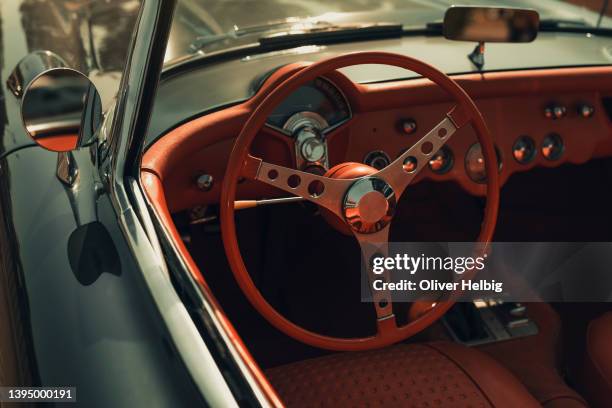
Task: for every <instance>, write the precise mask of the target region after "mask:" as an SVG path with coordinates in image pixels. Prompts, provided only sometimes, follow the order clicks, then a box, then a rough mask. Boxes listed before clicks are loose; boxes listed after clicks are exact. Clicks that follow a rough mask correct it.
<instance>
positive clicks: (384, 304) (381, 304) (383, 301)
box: [378, 299, 389, 309]
mask: <svg viewBox="0 0 612 408" xmlns="http://www.w3.org/2000/svg"><path fill="white" fill-rule="evenodd" d="M387 306H389V301H388V300H387V299H380V300H379V301H378V307H380V308H381V309H384V308H385V307H387Z"/></svg>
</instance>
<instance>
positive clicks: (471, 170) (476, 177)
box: [465, 143, 502, 183]
mask: <svg viewBox="0 0 612 408" xmlns="http://www.w3.org/2000/svg"><path fill="white" fill-rule="evenodd" d="M495 156H497V165H498V171H500V172H501V169H502V159H501V153H500V152H499V149H498V148H497V146H495ZM465 171H466V172H467V174H468V176H469V177H470V178H471V179H472V181H474V182H475V183H486V181H487V172H486V170H485V160H484V156H483V155H482V148H481V147H480V143H474V144H473V145H472V146H471V147H470V148H469V149H468V151H467V153H466V154H465Z"/></svg>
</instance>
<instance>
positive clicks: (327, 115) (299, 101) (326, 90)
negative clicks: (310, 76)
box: [266, 78, 351, 133]
mask: <svg viewBox="0 0 612 408" xmlns="http://www.w3.org/2000/svg"><path fill="white" fill-rule="evenodd" d="M296 114H305V115H306V116H312V117H318V118H321V119H322V120H320V121H319V122H320V123H321V126H323V127H322V128H320V129H319V130H321V131H325V130H330V129H332V128H334V127H336V126H338V125H340V124H342V123H344V122H345V121H347V120H348V119H349V118H350V117H351V109H350V106H349V104H348V102H347V101H346V98H345V97H344V95H343V94H342V92H341V91H340V90H339V89H338V88H337V87H336V86H335V85H334V84H333V83H332V82H331V81H329V80H328V79H325V78H317V79H315V80H314V81H311V82H309V83H307V84H305V85H303V86H301V87H300V88H298V89H297V90H296V91H295V92H293V93H292V94H291V95H289V97H287V99H285V100H284V101H283V102H282V103H281V104H280V105H279V106H278V107H277V108H276V109H275V110H274V112H273V113H272V114H271V115H270V116H269V117H268V120H267V122H266V123H267V124H268V125H269V126H272V127H274V128H276V129H279V130H283V131H284V132H285V133H290V131H287V126H285V125H286V124H287V123H288V122H289V121H291V120H294V119H295V117H296Z"/></svg>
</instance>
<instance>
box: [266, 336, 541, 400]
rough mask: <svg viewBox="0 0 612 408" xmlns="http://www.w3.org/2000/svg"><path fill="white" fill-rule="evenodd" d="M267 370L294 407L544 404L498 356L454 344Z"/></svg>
mask: <svg viewBox="0 0 612 408" xmlns="http://www.w3.org/2000/svg"><path fill="white" fill-rule="evenodd" d="M267 374H268V378H269V380H270V382H271V383H272V385H273V386H274V387H275V388H276V390H277V392H278V393H279V395H280V396H281V398H282V399H283V402H284V403H285V404H286V406H287V407H290V408H291V407H379V406H381V407H382V406H384V407H474V408H476V407H492V406H494V407H530V406H540V405H539V404H538V403H537V401H536V400H535V399H534V398H533V397H532V396H531V395H530V394H529V393H528V392H527V390H526V389H525V388H524V387H523V386H522V385H521V384H520V383H519V382H518V381H517V380H516V379H515V378H514V377H513V376H512V375H511V374H509V373H508V372H507V371H506V370H505V369H503V368H502V367H501V366H499V365H498V364H497V363H495V362H494V360H492V359H491V358H489V357H487V356H485V355H484V354H482V353H480V352H478V351H476V350H472V349H468V348H467V347H463V346H459V345H456V344H452V343H431V344H423V345H421V344H419V345H417V344H410V345H408V344H401V345H396V346H392V347H387V348H384V349H380V350H373V351H367V352H358V353H338V354H334V355H330V356H326V357H321V358H316V359H311V360H304V361H300V362H298V363H293V364H288V365H285V366H281V367H276V368H273V369H270V370H268V372H267Z"/></svg>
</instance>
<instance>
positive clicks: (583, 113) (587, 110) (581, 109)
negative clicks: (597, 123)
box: [578, 103, 595, 119]
mask: <svg viewBox="0 0 612 408" xmlns="http://www.w3.org/2000/svg"><path fill="white" fill-rule="evenodd" d="M593 113H595V108H593V107H592V106H591V105H587V104H586V103H581V104H580V105H578V115H580V117H583V118H585V119H588V118H590V117H592V116H593Z"/></svg>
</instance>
